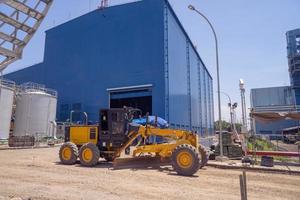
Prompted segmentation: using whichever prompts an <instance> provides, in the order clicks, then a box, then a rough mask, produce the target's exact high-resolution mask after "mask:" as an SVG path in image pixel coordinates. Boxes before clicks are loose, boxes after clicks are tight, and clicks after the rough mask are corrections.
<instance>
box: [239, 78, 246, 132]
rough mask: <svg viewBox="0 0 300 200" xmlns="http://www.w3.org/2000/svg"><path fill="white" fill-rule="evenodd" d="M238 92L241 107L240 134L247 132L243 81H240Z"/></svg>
mask: <svg viewBox="0 0 300 200" xmlns="http://www.w3.org/2000/svg"><path fill="white" fill-rule="evenodd" d="M239 85H240V91H241V107H242V124H243V127H242V132H247V114H246V113H247V111H246V100H245V84H244V80H243V79H240V84H239Z"/></svg>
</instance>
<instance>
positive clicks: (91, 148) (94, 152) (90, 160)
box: [79, 143, 100, 167]
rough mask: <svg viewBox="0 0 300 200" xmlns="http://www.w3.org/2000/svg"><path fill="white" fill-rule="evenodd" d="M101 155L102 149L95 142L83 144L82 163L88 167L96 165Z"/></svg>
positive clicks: (80, 153) (81, 149)
mask: <svg viewBox="0 0 300 200" xmlns="http://www.w3.org/2000/svg"><path fill="white" fill-rule="evenodd" d="M99 157H100V151H99V149H98V147H97V146H96V145H95V144H93V143H86V144H84V145H82V147H81V148H80V150H79V159H80V163H81V164H82V165H83V166H86V167H92V166H95V165H96V164H97V163H98V161H99Z"/></svg>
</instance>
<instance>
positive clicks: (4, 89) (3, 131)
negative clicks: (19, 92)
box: [0, 80, 15, 139]
mask: <svg viewBox="0 0 300 200" xmlns="http://www.w3.org/2000/svg"><path fill="white" fill-rule="evenodd" d="M14 92H15V83H14V82H12V81H7V80H0V139H8V137H9V131H10V123H11V116H12V109H13V102H14Z"/></svg>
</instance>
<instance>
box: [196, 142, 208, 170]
mask: <svg viewBox="0 0 300 200" xmlns="http://www.w3.org/2000/svg"><path fill="white" fill-rule="evenodd" d="M198 150H199V154H200V157H201V159H200V168H202V167H204V166H205V165H206V164H207V162H208V155H207V151H206V150H205V149H204V147H202V146H201V145H199V148H198Z"/></svg>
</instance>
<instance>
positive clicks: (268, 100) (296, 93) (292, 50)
mask: <svg viewBox="0 0 300 200" xmlns="http://www.w3.org/2000/svg"><path fill="white" fill-rule="evenodd" d="M286 39H287V57H288V66H289V75H290V81H291V86H282V87H271V88H257V89H252V90H251V96H250V100H251V108H252V109H253V110H254V111H256V112H291V111H294V112H296V111H297V112H299V108H300V106H299V105H300V29H295V30H291V31H288V32H287V33H286ZM298 125H299V122H298V121H295V120H281V121H277V122H272V123H262V122H259V121H255V120H254V128H255V132H256V134H266V135H275V134H277V135H278V134H281V133H282V130H283V129H286V128H290V127H296V126H298Z"/></svg>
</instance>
